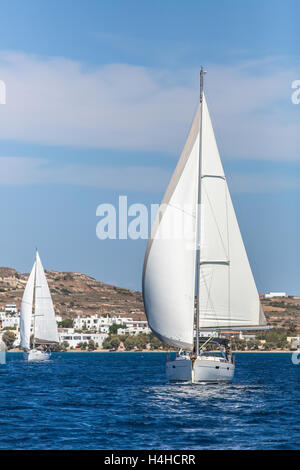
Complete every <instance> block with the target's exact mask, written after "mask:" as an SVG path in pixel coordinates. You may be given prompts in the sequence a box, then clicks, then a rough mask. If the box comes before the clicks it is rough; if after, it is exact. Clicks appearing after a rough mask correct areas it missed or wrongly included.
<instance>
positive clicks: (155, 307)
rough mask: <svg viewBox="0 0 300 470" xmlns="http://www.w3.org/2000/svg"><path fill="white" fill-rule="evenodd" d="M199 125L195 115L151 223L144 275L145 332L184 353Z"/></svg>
mask: <svg viewBox="0 0 300 470" xmlns="http://www.w3.org/2000/svg"><path fill="white" fill-rule="evenodd" d="M199 119H200V109H198V111H197V114H196V116H195V119H194V122H193V125H192V128H191V131H190V133H189V136H188V139H187V141H186V144H185V147H184V150H183V152H182V155H181V157H180V160H179V162H178V165H177V167H176V169H175V172H174V174H173V176H172V179H171V181H170V184H169V186H168V189H167V191H166V193H165V196H164V199H163V201H162V204H161V206H160V209H159V212H158V215H157V217H156V220H155V223H154V226H153V229H152V233H151V237H150V239H149V241H148V246H147V250H146V255H145V260H144V269H143V299H144V305H145V311H146V315H147V319H148V322H149V326H150V328H151V329H152V330H153V332H154V333H155V334H156V335H157V336H158V337H159V338H160V339H162V340H163V341H164V342H166V343H168V344H171V345H173V346H176V347H183V348H186V349H192V348H193V319H194V298H195V297H194V293H195V254H196V252H195V243H196V225H195V224H196V206H197V191H198V162H199ZM184 230H185V233H184ZM188 234H190V236H187V235H188Z"/></svg>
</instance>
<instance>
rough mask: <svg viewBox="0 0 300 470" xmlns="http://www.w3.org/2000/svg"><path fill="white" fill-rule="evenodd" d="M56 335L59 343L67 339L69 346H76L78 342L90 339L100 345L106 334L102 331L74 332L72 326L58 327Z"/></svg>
mask: <svg viewBox="0 0 300 470" xmlns="http://www.w3.org/2000/svg"><path fill="white" fill-rule="evenodd" d="M58 336H59V342H60V343H62V342H63V341H67V342H68V343H69V346H70V347H73V348H76V347H78V344H79V343H88V342H89V341H90V340H93V341H94V342H95V344H96V345H98V346H99V347H101V346H102V343H103V341H104V340H105V338H107V336H108V335H107V334H103V333H75V332H74V328H59V330H58Z"/></svg>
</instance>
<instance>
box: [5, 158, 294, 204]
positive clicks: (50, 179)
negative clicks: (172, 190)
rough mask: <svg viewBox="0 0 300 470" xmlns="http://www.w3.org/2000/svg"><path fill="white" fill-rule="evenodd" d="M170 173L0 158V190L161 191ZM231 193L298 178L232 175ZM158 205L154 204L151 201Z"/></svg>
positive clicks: (265, 189) (279, 186)
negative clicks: (47, 186)
mask: <svg viewBox="0 0 300 470" xmlns="http://www.w3.org/2000/svg"><path fill="white" fill-rule="evenodd" d="M170 176H171V171H170V170H168V169H163V168H159V167H154V166H104V165H81V164H68V163H61V164H56V163H55V164H54V163H53V162H52V161H50V160H47V159H42V158H21V157H0V185H1V186H38V185H44V184H62V185H75V186H82V187H91V188H98V189H111V190H115V191H118V192H122V191H125V192H127V191H136V192H153V193H156V192H157V191H159V192H161V191H164V190H165V189H166V187H167V184H168V182H169V180H170ZM228 176H229V177H228V181H229V189H230V191H231V192H232V193H278V192H284V191H290V190H297V191H298V190H299V189H300V176H297V175H295V174H290V175H279V174H275V173H273V174H272V173H269V174H268V175H267V176H266V175H265V174H263V173H255V172H254V173H253V172H251V173H244V172H236V171H233V172H232V173H231V174H230V175H228ZM155 202H158V201H155Z"/></svg>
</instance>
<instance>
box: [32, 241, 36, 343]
mask: <svg viewBox="0 0 300 470" xmlns="http://www.w3.org/2000/svg"><path fill="white" fill-rule="evenodd" d="M36 260H37V248H36V249H35V270H34V284H33V304H34V314H33V345H32V346H33V349H35V285H36Z"/></svg>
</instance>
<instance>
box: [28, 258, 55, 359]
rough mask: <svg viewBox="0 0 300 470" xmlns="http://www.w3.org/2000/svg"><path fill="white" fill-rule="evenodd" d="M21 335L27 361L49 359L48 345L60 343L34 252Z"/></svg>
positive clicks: (48, 291) (45, 285)
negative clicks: (31, 340)
mask: <svg viewBox="0 0 300 470" xmlns="http://www.w3.org/2000/svg"><path fill="white" fill-rule="evenodd" d="M31 331H32V334H33V344H32V347H31V344H30V343H31V342H30V337H31ZM20 335H21V347H22V348H23V349H24V350H25V357H26V359H28V361H44V360H47V359H49V357H50V354H51V353H50V352H49V351H47V347H49V345H51V344H55V343H58V342H59V338H58V331H57V324H56V319H55V313H54V307H53V302H52V298H51V294H50V290H49V286H48V282H47V279H46V275H45V271H44V268H43V265H42V262H41V259H40V256H39V254H38V252H37V251H36V257H35V262H34V265H33V268H32V270H31V273H30V275H29V278H28V281H27V284H26V287H25V290H24V294H23V298H22V302H21V313H20Z"/></svg>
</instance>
